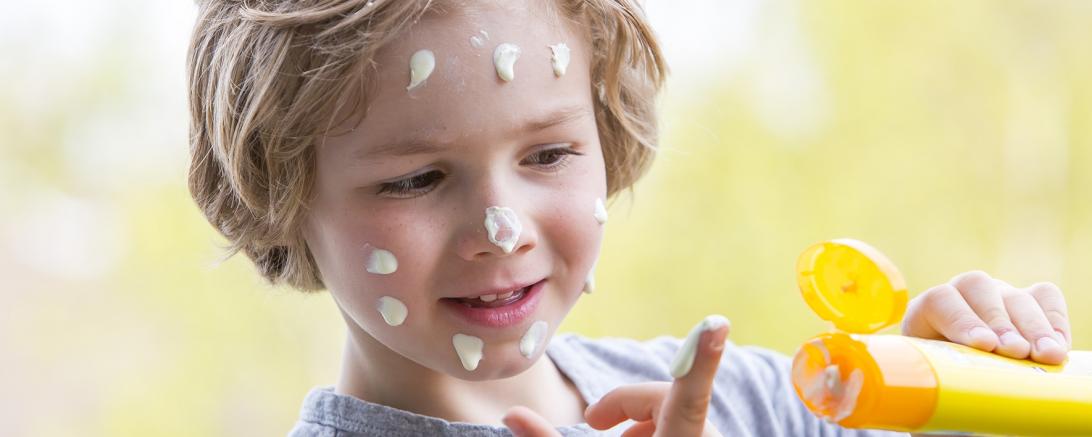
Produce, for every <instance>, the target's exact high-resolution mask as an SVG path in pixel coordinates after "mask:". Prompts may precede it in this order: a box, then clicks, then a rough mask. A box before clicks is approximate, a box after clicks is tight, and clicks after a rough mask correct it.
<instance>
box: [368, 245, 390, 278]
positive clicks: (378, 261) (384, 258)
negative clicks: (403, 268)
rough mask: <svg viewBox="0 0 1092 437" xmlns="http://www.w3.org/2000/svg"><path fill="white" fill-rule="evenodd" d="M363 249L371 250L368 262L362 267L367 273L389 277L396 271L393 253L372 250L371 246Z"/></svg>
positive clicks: (376, 249)
mask: <svg viewBox="0 0 1092 437" xmlns="http://www.w3.org/2000/svg"><path fill="white" fill-rule="evenodd" d="M364 247H365V248H369V247H371V248H372V251H371V253H369V254H368V262H367V263H366V264H365V266H364V268H365V269H367V270H368V273H375V274H377V275H389V274H391V273H394V271H395V270H398V259H397V258H395V257H394V254H393V253H391V252H390V251H388V250H383V249H378V248H374V247H372V246H371V245H365V246H364Z"/></svg>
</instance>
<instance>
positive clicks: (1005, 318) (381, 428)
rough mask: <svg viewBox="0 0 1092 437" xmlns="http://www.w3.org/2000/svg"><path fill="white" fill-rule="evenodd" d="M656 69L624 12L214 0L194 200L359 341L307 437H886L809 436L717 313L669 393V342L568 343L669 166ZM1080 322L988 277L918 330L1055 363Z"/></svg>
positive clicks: (195, 140) (810, 426)
mask: <svg viewBox="0 0 1092 437" xmlns="http://www.w3.org/2000/svg"><path fill="white" fill-rule="evenodd" d="M665 70H666V67H665V65H664V62H663V59H662V58H661V54H660V50H659V47H658V45H657V42H656V39H655V38H654V36H653V34H652V32H651V30H650V29H649V27H648V25H647V23H646V22H645V19H644V16H643V13H642V10H641V9H640V7H639V6H638V5H637V4H636V3H635V2H634V1H633V0H552V1H530V0H520V1H516V0H512V1H505V2H499V1H478V2H473V1H459V0H452V1H442V0H437V1H426V0H386V1H385V0H367V1H365V0H342V1H337V0H321V1H320V0H309V1H273V0H267V1H252V2H241V1H228V0H208V1H201V2H200V16H199V19H198V22H197V25H196V28H195V30H194V35H193V41H192V47H191V50H190V58H189V87H190V105H191V114H192V126H191V155H192V168H191V172H190V190H191V192H192V194H193V196H194V199H195V200H196V202H197V204H198V205H199V206H200V207H201V209H202V210H203V212H204V213H205V215H206V216H207V218H208V219H209V221H210V222H211V223H212V224H213V225H214V226H215V227H216V228H217V229H218V230H219V231H220V232H221V233H222V234H223V235H224V236H225V237H226V238H227V239H228V240H229V241H230V242H231V244H232V249H233V251H235V252H238V251H242V252H243V253H245V254H246V255H247V256H248V257H250V258H251V259H252V260H253V261H254V263H255V264H256V265H257V267H258V269H259V271H260V272H261V274H262V275H263V276H264V277H265V278H267V279H269V280H270V281H271V282H273V283H284V284H288V285H291V286H293V287H296V288H299V289H301V290H321V289H327V290H329V292H330V294H331V296H332V297H333V299H334V300H335V302H336V303H337V305H338V308H339V309H340V310H341V314H342V316H343V318H344V320H345V323H346V326H347V329H348V338H347V342H346V345H345V350H344V357H343V362H342V372H341V376H340V378H339V380H338V381H337V384H336V385H335V386H334V387H328V388H317V389H315V390H313V391H312V392H311V393H310V394H309V395H308V396H307V398H306V400H305V401H304V406H303V412H302V416H301V418H300V421H299V422H298V423H297V425H296V426H295V428H294V429H293V430H292V433H291V434H292V435H358V434H364V435H382V436H409V435H462V434H469V435H507V433H508V431H507V430H506V428H505V427H504V426H502V417H505V423H507V424H508V425H509V426H510V427H511V429H512V430H513V431H515V432H517V433H520V434H533V435H552V434H554V433H558V432H559V433H561V434H564V435H579V434H587V433H593V432H594V431H593V430H592V427H591V426H589V425H592V426H595V427H596V428H600V429H602V428H609V427H610V426H612V425H615V424H617V423H619V422H622V421H624V420H626V419H632V420H633V421H634V423H635V425H633V426H634V428H632V430H633V434H640V435H645V434H649V433H651V432H652V431H653V430H656V432H657V433H658V434H659V435H683V436H685V435H699V434H703V433H704V435H717V433H723V434H725V435H744V434H758V435H818V434H857V433H860V434H872V432H860V431H854V430H845V429H841V428H839V427H837V426H836V425H831V424H828V423H825V422H822V421H820V420H818V419H816V418H815V417H814V416H813V415H811V414H810V413H809V412H808V411H807V410H806V409H805V408H804V407H803V405H802V404H801V402H800V401H799V400H798V399H797V397H796V396H795V395H794V393H793V392H792V389H791V385H790V384H789V383H788V363H787V359H786V358H785V357H783V356H781V355H778V354H776V353H773V352H770V351H765V350H761V349H754V348H740V347H736V346H732V345H730V344H728V345H725V336H726V335H727V326H726V324H725V323H723V322H722V321H721V319H717V318H712V319H708V320H707V322H706V323H705V324H703V325H700V326H702V327H703V328H705V329H698V330H696V333H697V334H696V335H700V337H698V338H700V341H699V342H698V345H699V347H698V348H697V356H696V358H695V359H694V364H693V368H692V370H691V371H690V372H686V369H685V368H683V369H682V371H681V372H675V375H685V376H680V377H679V378H678V379H674V378H672V373H669V370H670V369H669V367H670V366H669V364H670V363H671V361H672V359H673V358H674V357H675V355H676V354H677V353H678V352H679V350H680V341H679V340H677V339H668V338H659V339H655V340H651V341H648V342H637V341H630V340H620V339H604V340H589V339H585V338H581V337H578V336H572V335H561V336H557V337H555V336H554V335H553V334H554V330H555V329H556V327H557V326H558V325H559V324H560V323H561V321H562V319H563V318H564V316H565V315H566V314H567V313H568V311H569V309H570V308H572V306H573V305H574V304H575V302H576V300H577V299H578V298H579V297H580V296H581V292H582V291H585V290H588V291H590V289H591V288H592V283H591V276H590V275H591V271H592V270H593V266H594V264H595V261H596V257H597V255H598V253H599V243H600V239H601V236H602V226H603V223H604V222H605V221H606V219H607V215H606V211H605V209H604V208H603V201H604V200H605V199H607V198H608V197H610V196H612V195H614V194H616V193H618V192H619V191H620V190H623V189H625V188H628V187H630V186H631V185H632V184H633V182H634V181H635V180H636V179H637V178H638V177H639V176H640V175H641V174H642V173H643V172H644V170H645V169H646V168H647V166H648V164H649V162H650V160H651V157H652V155H653V153H654V150H655V144H656V141H657V130H656V122H655V111H654V97H655V96H656V94H657V92H658V91H659V89H660V87H661V84H662V81H663V78H664V73H665ZM1065 314H1066V313H1065V304H1064V300H1063V299H1062V297H1061V293H1060V292H1059V291H1058V290H1057V288H1056V287H1053V286H1052V285H1050V284H1040V285H1037V286H1034V287H1031V288H1028V289H1023V290H1017V289H1015V288H1013V287H1011V286H1009V285H1008V284H1005V283H1003V282H1001V281H998V280H994V279H992V278H990V277H988V276H986V275H985V274H983V273H978V272H972V273H969V274H964V275H961V276H959V277H957V278H955V279H954V280H953V281H952V282H951V283H950V284H945V285H941V286H938V287H935V288H933V289H931V290H929V291H928V292H926V293H924V294H922V295H921V296H919V297H918V298H917V299H915V300H914V301H913V303H912V305H911V306H910V309H909V311H908V313H907V316H906V324H905V325H904V327H903V331H904V333H905V334H908V335H918V336H924V337H936V338H948V339H951V340H952V341H956V342H960V343H964V344H969V345H973V346H975V347H979V348H982V349H985V350H993V351H996V352H998V353H1002V354H1005V355H1010V356H1016V357H1026V356H1028V354H1029V353H1030V355H1031V357H1032V358H1034V359H1037V360H1040V361H1044V362H1060V361H1061V360H1062V359H1063V358H1064V354H1065V352H1066V350H1067V349H1068V347H1069V345H1070V338H1069V328H1068V324H1067V320H1066V318H1065V317H1066V316H1065ZM987 322H988V323H987ZM1014 324H1015V325H1014ZM703 331H705V332H704V333H702V332H703ZM1029 341H1030V342H1029ZM1032 345H1034V346H1032ZM721 351H724V354H725V355H726V358H725V359H724V360H723V361H721V360H720V357H721ZM684 367H685V366H684ZM673 379H674V381H675V382H674V384H673V385H671V384H669V383H668V382H667V381H672V380H673ZM657 381H658V382H657ZM612 390H613V391H612ZM608 392H610V393H611V394H610V395H607V393H608ZM600 400H602V402H599V401H600ZM597 402H598V403H597ZM517 405H520V406H524V407H525V408H517V409H512V407H513V406H517ZM589 405H592V407H591V408H588V406H589ZM510 409H511V411H510V412H509V410H510ZM506 412H508V414H507V416H505V413H506ZM585 422H587V423H585ZM625 428H626V427H618V429H616V430H612V431H615V432H620V431H622V430H624V429H625ZM631 435H632V434H631Z"/></svg>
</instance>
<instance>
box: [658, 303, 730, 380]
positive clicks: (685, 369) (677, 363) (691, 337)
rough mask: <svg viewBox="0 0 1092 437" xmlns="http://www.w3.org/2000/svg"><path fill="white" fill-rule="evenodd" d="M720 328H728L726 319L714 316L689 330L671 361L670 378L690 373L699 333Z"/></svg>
mask: <svg viewBox="0 0 1092 437" xmlns="http://www.w3.org/2000/svg"><path fill="white" fill-rule="evenodd" d="M722 326H728V319H726V318H724V316H721V315H717V314H714V315H711V316H707V317H706V318H705V319H702V321H701V322H700V323H698V324H697V326H694V329H691V330H690V334H688V335H687V336H686V340H683V344H682V346H680V347H679V352H678V353H676V354H675V359H673V360H671V377H672V378H682V377H683V376H686V374H687V373H690V367H692V366H693V365H694V355H696V354H697V352H698V340H699V339H700V338H701V333H703V332H705V331H712V330H714V329H717V328H720V327H722Z"/></svg>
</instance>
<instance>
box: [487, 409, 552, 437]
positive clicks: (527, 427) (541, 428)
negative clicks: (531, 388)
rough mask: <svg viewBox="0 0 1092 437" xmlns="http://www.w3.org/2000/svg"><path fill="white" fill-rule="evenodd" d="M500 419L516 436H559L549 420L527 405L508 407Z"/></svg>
mask: <svg viewBox="0 0 1092 437" xmlns="http://www.w3.org/2000/svg"><path fill="white" fill-rule="evenodd" d="M501 421H502V422H504V426H507V427H508V430H509V431H511V432H512V434H514V435H516V436H517V437H561V434H560V433H559V432H557V429H555V428H554V426H553V425H550V422H548V421H546V419H545V418H543V417H542V416H539V415H538V413H535V412H534V411H531V409H530V408H527V407H523V406H515V407H512V408H510V409H508V412H507V413H504V418H502V419H501Z"/></svg>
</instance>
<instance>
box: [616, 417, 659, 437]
mask: <svg viewBox="0 0 1092 437" xmlns="http://www.w3.org/2000/svg"><path fill="white" fill-rule="evenodd" d="M653 432H656V422H653V421H651V420H646V421H644V422H637V423H635V424H633V426H631V427H629V429H626V432H623V433H622V437H652V433H653Z"/></svg>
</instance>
